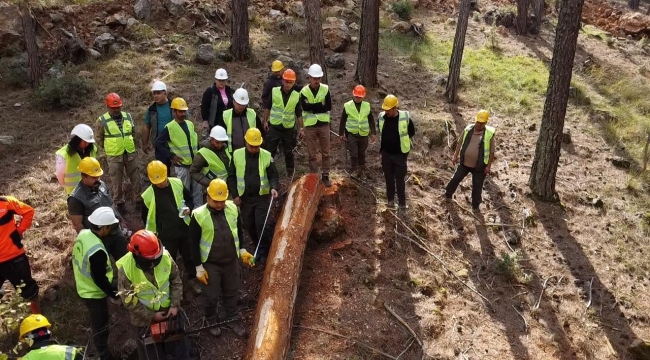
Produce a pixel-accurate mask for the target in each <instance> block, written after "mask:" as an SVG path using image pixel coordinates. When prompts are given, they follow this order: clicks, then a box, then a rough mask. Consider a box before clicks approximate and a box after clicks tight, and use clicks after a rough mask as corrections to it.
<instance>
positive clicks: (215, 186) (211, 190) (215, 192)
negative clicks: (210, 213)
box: [208, 179, 228, 201]
mask: <svg viewBox="0 0 650 360" xmlns="http://www.w3.org/2000/svg"><path fill="white" fill-rule="evenodd" d="M208 195H210V199H212V200H214V201H226V199H227V198H228V185H226V182H225V181H223V180H221V179H214V180H212V181H210V185H208Z"/></svg>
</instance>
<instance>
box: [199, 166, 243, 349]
mask: <svg viewBox="0 0 650 360" xmlns="http://www.w3.org/2000/svg"><path fill="white" fill-rule="evenodd" d="M240 239H242V240H243V239H244V236H243V233H242V221H241V218H240V216H239V209H238V208H237V205H235V203H233V202H232V201H230V200H228V185H226V182H225V181H223V180H221V179H215V180H212V181H211V182H210V185H209V186H208V202H207V203H206V204H205V205H203V206H201V207H199V208H197V209H195V210H194V211H193V212H192V220H191V221H190V243H191V246H192V260H193V261H194V265H195V266H196V277H197V279H198V280H199V281H200V282H202V283H203V284H204V289H205V294H206V297H207V300H208V305H207V307H206V308H205V317H206V318H207V319H208V321H209V322H211V323H216V322H218V321H219V320H218V319H217V306H218V304H219V301H220V300H221V301H222V304H223V309H224V310H225V315H226V317H225V318H224V319H221V321H228V320H233V319H239V317H240V316H239V309H238V308H237V300H238V298H239V290H240V289H241V276H240V270H239V263H238V259H239V258H240V259H241V261H242V262H243V263H244V264H246V265H248V266H253V265H254V264H253V255H251V253H249V252H248V251H246V249H243V248H242V249H240V248H239V241H240ZM226 326H227V327H228V328H230V329H231V330H232V331H233V332H234V333H235V334H237V336H242V337H243V336H246V329H244V327H243V326H242V325H241V320H240V321H237V322H230V323H228V324H227V325H226ZM210 334H212V335H213V336H219V335H221V329H220V328H218V327H214V328H212V329H210Z"/></svg>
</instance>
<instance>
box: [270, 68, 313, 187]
mask: <svg viewBox="0 0 650 360" xmlns="http://www.w3.org/2000/svg"><path fill="white" fill-rule="evenodd" d="M300 91H301V88H300V87H299V86H297V85H296V73H295V72H294V71H293V70H291V69H287V70H285V71H284V73H283V74H282V86H276V87H274V88H273V90H271V96H269V97H268V98H267V100H266V102H265V103H264V129H265V130H267V134H266V148H267V150H269V151H270V152H271V156H273V157H275V154H276V152H277V151H278V145H279V144H280V143H282V150H284V164H285V166H286V168H287V176H293V172H294V169H295V162H294V157H293V149H294V148H295V147H296V132H297V131H296V119H298V129H303V128H304V127H305V126H304V124H303V119H302V106H300ZM269 122H270V124H269ZM300 134H301V137H302V136H303V135H304V134H303V132H302V131H301V132H300Z"/></svg>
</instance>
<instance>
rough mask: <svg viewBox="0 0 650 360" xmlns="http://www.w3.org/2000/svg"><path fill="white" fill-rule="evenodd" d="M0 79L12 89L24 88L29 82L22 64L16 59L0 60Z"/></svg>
mask: <svg viewBox="0 0 650 360" xmlns="http://www.w3.org/2000/svg"><path fill="white" fill-rule="evenodd" d="M0 79H2V81H3V82H4V83H5V84H6V85H9V86H10V87H12V88H14V89H21V88H24V87H25V86H27V84H28V81H29V78H28V74H27V69H26V68H25V67H24V63H22V62H21V61H20V60H19V59H16V58H2V59H1V60H0Z"/></svg>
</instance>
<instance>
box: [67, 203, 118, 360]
mask: <svg viewBox="0 0 650 360" xmlns="http://www.w3.org/2000/svg"><path fill="white" fill-rule="evenodd" d="M88 221H89V222H90V229H84V230H81V232H79V235H77V240H76V241H75V243H74V246H73V250H72V271H73V274H74V280H75V284H76V288H77V294H79V297H81V299H82V300H83V302H84V304H85V305H86V307H87V308H88V313H89V314H90V328H91V329H92V332H93V336H92V339H93V344H94V345H95V349H96V350H97V356H99V358H100V359H101V360H112V359H115V358H114V357H113V355H112V354H111V351H110V348H109V347H108V334H109V330H108V329H109V327H108V325H109V321H110V317H109V314H108V300H109V299H110V301H111V302H112V303H114V304H118V305H119V303H120V298H119V297H118V295H117V286H116V285H115V283H114V281H113V265H112V263H111V259H110V257H109V253H108V250H107V249H106V246H105V245H104V238H105V237H106V236H107V235H108V234H109V233H110V232H111V229H112V227H113V225H115V224H117V223H119V220H117V218H116V217H115V212H114V211H113V209H112V208H110V207H107V206H103V207H100V208H97V209H96V210H95V211H93V213H92V214H90V216H89V217H88ZM114 259H115V260H119V259H120V258H119V257H118V258H115V257H114Z"/></svg>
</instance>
